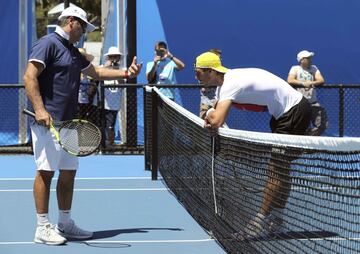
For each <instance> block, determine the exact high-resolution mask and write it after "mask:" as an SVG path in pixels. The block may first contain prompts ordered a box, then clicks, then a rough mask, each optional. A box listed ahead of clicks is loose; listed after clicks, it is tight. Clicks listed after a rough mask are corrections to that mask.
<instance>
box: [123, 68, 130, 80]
mask: <svg viewBox="0 0 360 254" xmlns="http://www.w3.org/2000/svg"><path fill="white" fill-rule="evenodd" d="M124 78H126V79H128V78H130V75H129V72H128V70H126V71H125V73H124Z"/></svg>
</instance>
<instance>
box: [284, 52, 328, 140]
mask: <svg viewBox="0 0 360 254" xmlns="http://www.w3.org/2000/svg"><path fill="white" fill-rule="evenodd" d="M313 56H314V53H313V52H309V51H307V50H303V51H300V52H299V53H298V54H297V61H298V62H299V65H296V66H292V67H291V69H290V72H289V76H288V79H287V82H288V83H289V84H290V85H292V86H293V87H294V88H295V89H296V90H298V91H299V92H301V93H302V94H303V95H304V97H305V98H306V99H307V100H308V101H309V102H310V104H311V123H310V126H309V128H308V130H307V131H306V134H307V135H310V136H320V135H321V134H322V133H323V132H324V131H325V130H326V128H327V127H328V125H329V123H328V120H327V114H326V111H325V109H324V108H323V107H321V105H320V104H319V102H318V101H317V98H316V90H315V88H316V87H317V86H322V85H323V84H324V83H325V81H324V78H323V76H322V75H321V73H320V71H319V69H318V68H317V67H316V66H315V65H312V57H313Z"/></svg>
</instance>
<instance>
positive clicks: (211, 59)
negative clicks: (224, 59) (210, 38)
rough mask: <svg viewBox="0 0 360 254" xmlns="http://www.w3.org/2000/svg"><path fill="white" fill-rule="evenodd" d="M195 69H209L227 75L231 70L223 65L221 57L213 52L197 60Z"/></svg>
mask: <svg viewBox="0 0 360 254" xmlns="http://www.w3.org/2000/svg"><path fill="white" fill-rule="evenodd" d="M195 68H209V69H213V70H215V71H217V72H221V73H226V72H227V71H228V70H229V69H228V68H225V67H224V66H222V65H221V60H220V57H219V56H218V55H216V54H214V53H211V52H205V53H203V54H201V55H199V56H198V57H197V58H196V62H195Z"/></svg>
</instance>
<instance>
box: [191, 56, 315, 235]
mask: <svg viewBox="0 0 360 254" xmlns="http://www.w3.org/2000/svg"><path fill="white" fill-rule="evenodd" d="M195 78H196V79H197V80H198V81H199V82H200V83H202V84H205V85H215V86H218V87H217V89H216V93H215V94H216V99H217V102H216V103H215V105H214V107H213V108H210V109H209V110H208V111H207V112H206V114H205V128H208V129H210V131H211V132H213V131H214V129H217V128H219V127H221V126H222V124H223V123H224V122H225V119H226V117H227V115H228V113H229V111H230V108H231V106H235V107H236V108H238V109H242V110H249V111H257V112H259V111H266V110H267V111H268V112H269V113H270V114H271V116H272V117H271V121H270V126H271V131H272V132H273V133H279V134H293V135H304V134H305V131H306V128H307V127H308V125H309V121H310V113H311V111H310V104H309V102H308V101H307V100H306V99H305V98H304V97H303V96H302V94H301V93H299V92H297V91H296V90H294V89H293V88H292V87H291V86H290V85H289V84H288V83H286V81H284V80H282V79H281V78H279V77H277V76H275V75H274V74H272V73H270V72H268V71H266V70H262V69H258V68H238V69H231V70H230V69H227V68H225V67H224V66H222V64H221V60H220V57H219V56H218V55H216V54H214V53H211V52H206V53H203V54H201V55H199V56H198V57H197V58H196V62H195ZM285 152H286V151H285ZM276 157H279V155H278V154H276V153H274V155H272V157H271V159H270V160H269V165H268V169H267V175H268V180H267V182H266V185H265V188H264V192H263V199H262V204H261V208H260V211H259V212H258V213H257V215H256V216H255V217H254V218H253V219H252V220H250V221H249V222H248V223H247V225H246V226H245V227H244V228H242V229H240V231H239V232H238V233H235V234H233V237H234V238H235V239H240V240H244V239H248V238H249V237H250V238H252V237H262V236H265V235H267V234H269V233H276V232H279V230H281V229H282V225H283V218H282V217H283V214H284V208H285V206H286V202H287V199H288V197H289V194H290V190H291V185H290V181H289V178H290V170H289V169H290V164H291V161H285V159H283V160H282V161H281V165H280V164H279V158H276ZM281 157H284V156H281ZM279 193H280V194H281V195H279Z"/></svg>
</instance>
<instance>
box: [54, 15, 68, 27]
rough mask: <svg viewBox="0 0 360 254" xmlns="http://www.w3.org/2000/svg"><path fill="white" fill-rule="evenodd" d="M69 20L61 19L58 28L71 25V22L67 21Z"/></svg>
mask: <svg viewBox="0 0 360 254" xmlns="http://www.w3.org/2000/svg"><path fill="white" fill-rule="evenodd" d="M68 18H69V17H61V18H60V19H59V20H58V22H57V24H58V26H60V27H64V26H66V25H67V24H68V23H69V21H68V20H67V19H68Z"/></svg>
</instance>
